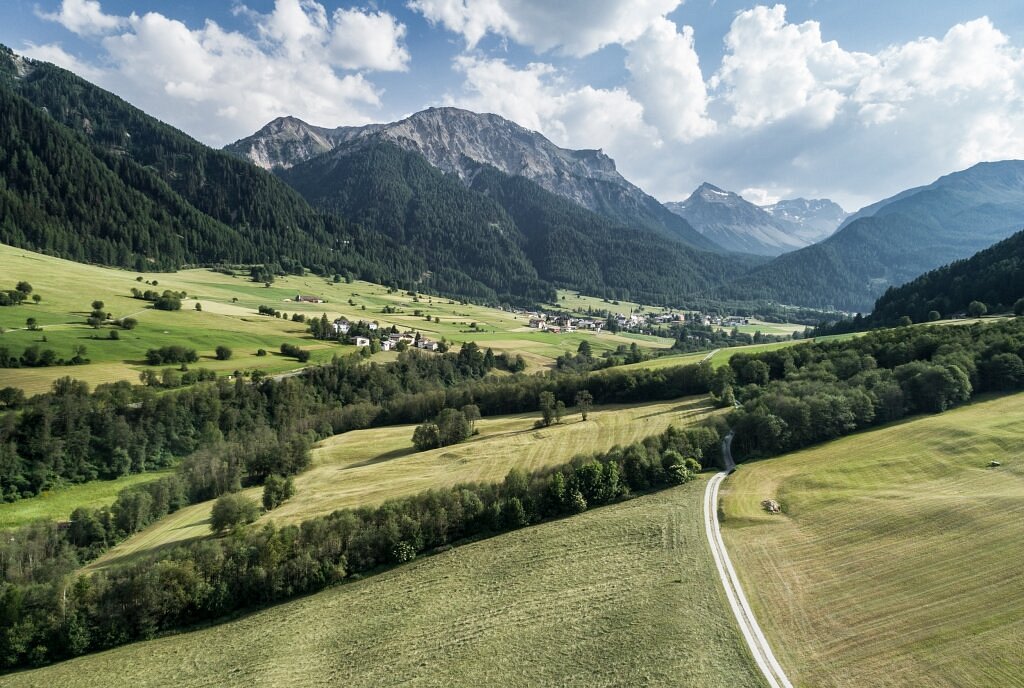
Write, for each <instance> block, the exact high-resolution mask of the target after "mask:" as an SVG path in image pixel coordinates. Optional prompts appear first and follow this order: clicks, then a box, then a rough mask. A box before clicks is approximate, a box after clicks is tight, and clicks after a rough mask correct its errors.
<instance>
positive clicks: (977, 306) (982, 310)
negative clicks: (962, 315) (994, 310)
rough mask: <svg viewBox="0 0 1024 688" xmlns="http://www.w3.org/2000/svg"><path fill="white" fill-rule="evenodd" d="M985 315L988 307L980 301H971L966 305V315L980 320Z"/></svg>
mask: <svg viewBox="0 0 1024 688" xmlns="http://www.w3.org/2000/svg"><path fill="white" fill-rule="evenodd" d="M986 313H988V306H986V305H985V304H983V303H982V302H981V301H971V302H970V303H969V304H967V315H969V316H971V317H972V318H980V317H981V316H983V315H985V314H986Z"/></svg>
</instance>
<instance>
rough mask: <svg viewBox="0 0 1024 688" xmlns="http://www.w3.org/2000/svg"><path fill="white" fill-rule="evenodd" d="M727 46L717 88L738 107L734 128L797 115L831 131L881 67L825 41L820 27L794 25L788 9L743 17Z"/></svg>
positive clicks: (811, 23)
mask: <svg viewBox="0 0 1024 688" xmlns="http://www.w3.org/2000/svg"><path fill="white" fill-rule="evenodd" d="M725 45H726V49H727V54H726V56H725V58H724V59H723V60H722V66H721V69H719V71H718V73H717V74H716V75H715V76H714V77H713V79H712V85H713V86H714V87H716V88H718V89H720V90H721V92H722V97H723V99H724V100H725V101H726V102H727V103H729V104H730V105H732V108H733V115H732V123H733V124H735V125H737V126H740V127H756V126H760V125H763V124H766V123H769V122H773V121H776V120H779V119H783V118H785V117H790V116H794V115H802V116H804V117H806V119H807V121H809V122H811V123H813V124H815V125H817V126H825V125H827V124H829V123H830V122H832V120H834V119H835V118H836V116H837V115H838V113H839V108H840V107H841V106H842V104H843V102H844V101H845V100H846V97H847V96H846V92H848V91H849V90H850V89H851V88H852V87H854V86H855V85H856V84H857V82H858V80H859V78H861V77H862V75H863V74H865V73H866V72H867V71H869V70H871V69H872V68H874V67H875V66H876V65H877V59H876V58H874V57H872V56H871V55H867V54H864V53H853V52H847V51H845V50H843V49H842V48H840V47H839V45H838V44H837V43H836V42H835V41H827V42H826V41H822V38H821V26H820V25H819V24H818V22H816V21H807V22H804V23H803V24H790V23H788V22H787V21H786V7H785V6H784V5H776V6H774V7H771V8H769V7H763V6H762V7H755V8H754V9H751V10H747V11H745V12H741V13H740V14H739V15H737V17H736V19H735V20H733V23H732V26H731V27H730V29H729V33H728V34H727V35H726V37H725Z"/></svg>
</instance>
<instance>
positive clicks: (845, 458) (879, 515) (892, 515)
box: [721, 394, 1024, 688]
mask: <svg viewBox="0 0 1024 688" xmlns="http://www.w3.org/2000/svg"><path fill="white" fill-rule="evenodd" d="M992 460H997V461H1000V462H1001V463H1002V465H1001V466H999V467H989V465H988V464H989V462H990V461H992ZM722 492H723V500H722V503H721V504H722V506H721V508H722V510H723V512H724V520H723V531H724V536H725V541H726V544H727V545H728V547H729V553H730V556H731V557H732V560H733V563H734V565H735V566H736V568H737V569H738V571H739V574H740V579H741V582H742V584H743V587H744V589H745V591H746V593H747V595H748V597H749V599H750V601H751V604H752V606H753V609H754V612H755V614H756V615H757V618H758V621H759V622H760V624H761V626H762V628H763V629H764V630H765V632H766V634H767V635H768V639H769V641H770V642H771V644H772V647H773V649H774V650H775V653H776V656H777V657H778V658H779V660H780V662H781V664H782V666H783V668H784V669H785V670H786V671H787V673H788V674H789V676H790V678H791V679H792V680H793V683H794V684H795V685H799V686H843V687H847V686H849V687H853V686H858V687H861V686H871V687H884V686H892V687H896V686H917V687H921V688H939V687H947V686H948V687H953V686H957V687H968V686H979V687H981V686H1024V664H1022V663H1021V661H1020V657H1021V654H1020V653H1021V649H1020V648H1021V647H1022V645H1024V567H1022V566H1021V562H1022V552H1024V550H1022V544H1021V543H1024V394H1017V395H1014V396H1006V397H1001V398H995V399H992V398H990V399H987V400H983V401H978V402H976V403H973V404H971V405H969V406H966V407H963V408H960V409H956V410H953V411H948V412H946V413H944V414H941V415H937V416H928V417H924V418H921V417H918V418H916V419H912V420H907V421H904V422H900V423H896V424H893V425H890V426H887V427H885V428H881V429H879V430H874V431H870V432H865V433H861V434H858V435H854V436H850V437H847V438H844V439H840V440H837V441H835V442H831V443H828V444H825V445H822V446H819V447H815V448H813V449H808V450H805V451H801V452H796V453H794V454H790V455H787V456H783V457H779V458H775V459H770V460H766V461H760V462H756V463H751V464H746V465H741V466H740V468H739V469H738V470H737V472H736V473H735V474H733V476H732V477H730V478H729V479H728V480H726V481H725V483H724V485H723V490H722ZM764 499H776V500H778V501H779V502H780V504H781V505H782V508H783V512H784V513H783V514H779V515H769V514H768V513H767V512H766V511H764V510H763V509H762V508H761V506H760V503H761V501H762V500H764Z"/></svg>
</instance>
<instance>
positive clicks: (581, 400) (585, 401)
mask: <svg viewBox="0 0 1024 688" xmlns="http://www.w3.org/2000/svg"><path fill="white" fill-rule="evenodd" d="M593 405H594V395H593V394H591V393H590V391H589V390H586V389H581V390H580V391H578V392H576V408H578V409H579V410H580V417H581V418H583V420H586V419H587V416H588V415H589V414H590V408H591V407H592V406H593Z"/></svg>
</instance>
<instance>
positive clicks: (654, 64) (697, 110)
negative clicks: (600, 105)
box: [626, 18, 715, 141]
mask: <svg viewBox="0 0 1024 688" xmlns="http://www.w3.org/2000/svg"><path fill="white" fill-rule="evenodd" d="M626 67H627V68H628V69H629V72H630V76H631V82H630V86H629V90H630V93H631V94H632V95H633V96H634V97H635V98H636V99H637V100H639V101H640V102H641V103H642V104H643V107H644V119H646V120H647V121H648V122H650V123H651V124H652V125H654V126H655V127H657V129H658V131H659V132H661V134H662V135H663V136H666V137H668V138H673V139H678V140H680V141H691V140H693V139H695V138H699V137H701V136H705V135H707V134H710V133H711V132H713V131H714V130H715V122H714V121H713V120H711V119H710V118H709V117H708V114H707V106H708V93H707V89H706V87H705V85H704V77H703V75H702V74H701V71H700V61H699V59H698V57H697V52H696V51H695V50H694V49H693V28H692V27H689V26H684V27H683V30H682V32H681V33H680V32H678V31H677V30H676V25H675V24H673V23H672V22H671V21H669V20H668V19H665V18H659V19H657V20H655V21H654V22H653V23H652V24H651V26H650V27H649V28H648V29H647V31H645V32H644V33H643V35H641V36H640V37H639V38H637V40H636V41H634V42H632V43H630V44H629V45H628V46H627V57H626Z"/></svg>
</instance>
